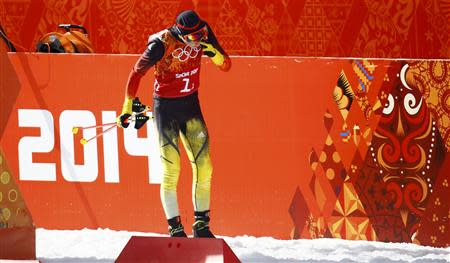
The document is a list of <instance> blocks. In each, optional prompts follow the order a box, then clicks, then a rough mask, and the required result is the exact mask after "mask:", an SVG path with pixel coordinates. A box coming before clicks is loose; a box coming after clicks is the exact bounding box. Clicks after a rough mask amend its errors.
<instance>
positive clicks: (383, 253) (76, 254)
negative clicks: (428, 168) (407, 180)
mask: <svg viewBox="0 0 450 263" xmlns="http://www.w3.org/2000/svg"><path fill="white" fill-rule="evenodd" d="M132 235H138V236H161V235H158V234H149V233H138V232H126V231H113V230H109V229H98V230H88V229H84V230H71V231H61V230H45V229H38V230H37V231H36V256H37V257H38V259H39V260H41V262H43V263H46V262H52V263H56V262H58V263H60V262H61V263H62V262H69V263H71V262H94V263H99V262H114V259H116V258H117V256H118V255H119V253H120V252H121V250H122V248H123V247H124V246H125V244H126V243H127V242H128V240H129V238H130V237H131V236H132ZM222 238H224V239H225V241H226V242H227V243H228V245H229V246H230V247H231V248H232V249H233V251H234V253H235V254H236V255H237V256H238V257H239V259H240V260H241V261H242V262H258V263H266V262H283V263H287V262H314V263H319V262H380V263H381V262H396V263H399V262H417V263H418V262H424V263H425V262H450V247H448V248H445V249H444V248H431V247H423V246H417V245H414V244H399V243H380V242H366V241H346V240H340V239H316V240H276V239H273V238H270V237H260V238H255V237H250V236H238V237H222Z"/></svg>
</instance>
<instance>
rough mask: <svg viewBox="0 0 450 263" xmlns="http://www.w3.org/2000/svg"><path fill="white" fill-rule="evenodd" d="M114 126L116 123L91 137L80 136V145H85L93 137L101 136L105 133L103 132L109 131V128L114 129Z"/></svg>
mask: <svg viewBox="0 0 450 263" xmlns="http://www.w3.org/2000/svg"><path fill="white" fill-rule="evenodd" d="M115 127H117V125H113V126H111V127H109V128H108V129H106V130H104V131H103V132H101V133H99V134H97V135H95V136H94V137H91V138H89V139H85V138H82V139H81V140H80V143H81V144H82V145H86V144H87V143H88V142H89V141H91V140H93V139H95V138H97V137H100V136H103V134H105V133H107V132H109V131H111V130H112V129H114V128H115Z"/></svg>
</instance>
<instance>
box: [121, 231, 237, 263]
mask: <svg viewBox="0 0 450 263" xmlns="http://www.w3.org/2000/svg"><path fill="white" fill-rule="evenodd" d="M116 262H118V263H123V262H152V263H157V262H167V263H170V262H174V263H175V262H177V263H178V262H183V263H191V262H192V263H198V262H205V263H212V262H216V263H220V262H223V263H238V262H241V261H240V260H239V259H238V258H237V257H236V255H235V254H234V253H233V251H232V250H231V248H230V247H229V246H228V245H227V243H226V242H225V241H224V240H223V239H215V238H168V237H138V236H133V237H131V239H130V240H129V241H128V243H127V245H126V246H125V248H124V249H123V250H122V252H121V253H120V255H119V257H118V258H117V260H116Z"/></svg>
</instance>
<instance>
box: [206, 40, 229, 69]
mask: <svg viewBox="0 0 450 263" xmlns="http://www.w3.org/2000/svg"><path fill="white" fill-rule="evenodd" d="M200 46H201V47H202V49H203V52H211V53H212V54H213V56H212V57H210V58H211V60H212V62H214V64H216V65H217V66H222V65H223V62H224V61H225V57H224V56H223V54H222V53H220V52H219V51H218V50H217V49H215V48H214V46H213V45H212V44H209V43H206V42H203V41H202V42H200Z"/></svg>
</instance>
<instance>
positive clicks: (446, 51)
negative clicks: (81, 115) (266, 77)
mask: <svg viewBox="0 0 450 263" xmlns="http://www.w3.org/2000/svg"><path fill="white" fill-rule="evenodd" d="M185 9H195V10H196V11H198V12H199V14H200V15H201V16H202V17H203V18H204V19H205V20H207V21H208V22H209V23H210V25H211V26H212V28H213V29H214V30H215V33H216V35H217V36H218V38H219V40H220V41H221V42H222V44H223V46H224V48H225V49H226V50H227V51H228V52H229V53H230V54H232V55H256V56H262V55H263V56H308V57H311V56H312V57H316V56H338V57H378V58H379V57H384V58H399V57H402V58H449V57H450V48H449V47H450V37H449V36H450V34H448V32H450V3H449V2H448V1H447V0H435V1H431V0H413V1H394V0H389V1H363V0H355V1H337V0H336V1H315V0H299V1H269V0H263V1H256V0H249V1H239V0H207V1H181V0H168V1H136V0H99V1H92V0H76V1H72V0H59V1H53V0H21V1H16V0H0V24H1V25H2V26H3V28H4V29H5V31H6V33H7V34H8V36H9V37H10V38H11V40H13V42H14V43H16V44H17V45H20V46H21V47H23V48H20V47H17V48H18V50H22V51H23V50H24V49H25V50H29V51H31V50H34V49H35V44H36V42H37V40H38V39H39V37H41V36H42V35H44V34H45V33H48V32H51V31H54V30H55V29H56V27H57V25H58V24H61V23H74V24H83V25H84V26H86V28H87V29H88V31H89V32H90V34H89V35H90V39H91V40H92V42H93V45H94V49H95V50H96V52H99V53H141V52H142V51H143V50H144V48H145V44H146V41H147V38H148V36H149V35H150V34H153V33H155V32H158V31H160V30H161V29H163V28H165V27H169V26H171V25H172V24H173V22H174V19H175V16H176V15H177V14H178V13H179V12H180V11H182V10H185Z"/></svg>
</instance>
